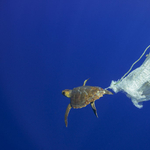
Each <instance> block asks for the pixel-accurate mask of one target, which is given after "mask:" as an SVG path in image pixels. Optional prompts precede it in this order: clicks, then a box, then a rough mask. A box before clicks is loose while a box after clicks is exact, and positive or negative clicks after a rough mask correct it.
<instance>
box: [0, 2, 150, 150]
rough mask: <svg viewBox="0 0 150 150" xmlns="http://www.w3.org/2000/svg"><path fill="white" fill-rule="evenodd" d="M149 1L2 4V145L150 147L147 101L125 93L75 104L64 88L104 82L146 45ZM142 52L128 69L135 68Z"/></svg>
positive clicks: (13, 148) (29, 149) (25, 149)
mask: <svg viewBox="0 0 150 150" xmlns="http://www.w3.org/2000/svg"><path fill="white" fill-rule="evenodd" d="M149 5H150V2H149V1H137V0H130V1H120V0H114V1H112V0H103V1H102V0H71V1H69V0H65V1H62V0H33V1H31V0H25V1H20V0H15V1H6V0H1V2H0V70H1V71H0V120H1V121H0V150H93V149H95V150H135V149H136V150H149V149H150V142H149V140H150V134H149V133H150V102H145V103H144V107H143V108H142V109H138V108H136V107H135V106H134V105H133V104H132V102H131V100H130V99H129V98H127V97H126V96H125V94H124V93H118V94H114V95H113V96H112V95H104V97H103V98H100V100H97V101H96V107H97V113H98V116H99V118H96V116H95V115H94V113H93V111H92V109H91V107H90V106H87V107H85V108H82V109H72V110H71V111H70V114H69V117H68V127H67V128H66V127H65V123H64V114H65V111H66V107H67V105H68V104H69V99H68V98H66V97H64V96H63V95H62V94H61V91H62V90H64V89H66V88H68V89H72V88H74V87H78V86H81V85H82V84H83V81H84V80H85V79H87V78H90V80H89V81H88V82H87V85H91V86H100V87H102V88H106V87H108V86H109V85H110V83H111V80H118V79H120V78H121V77H122V76H123V75H124V74H125V73H126V72H127V71H128V69H129V68H130V66H131V64H132V63H133V62H134V61H135V60H137V59H138V58H139V57H140V55H141V54H142V53H143V51H144V49H145V48H146V47H147V46H148V45H149V44H150V19H149V18H150V8H149ZM143 60H144V58H143V59H142V60H141V61H140V62H139V63H138V64H137V65H135V67H134V68H133V69H135V68H136V67H138V66H140V65H141V63H142V62H143Z"/></svg>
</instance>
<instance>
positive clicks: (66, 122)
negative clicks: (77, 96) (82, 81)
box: [65, 104, 72, 127]
mask: <svg viewBox="0 0 150 150" xmlns="http://www.w3.org/2000/svg"><path fill="white" fill-rule="evenodd" d="M71 108H72V107H71V105H70V104H69V105H68V106H67V109H66V113H65V125H66V127H67V126H68V121H67V117H68V114H69V112H70V109H71Z"/></svg>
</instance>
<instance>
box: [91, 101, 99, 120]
mask: <svg viewBox="0 0 150 150" xmlns="http://www.w3.org/2000/svg"><path fill="white" fill-rule="evenodd" d="M91 107H92V109H93V111H94V114H95V115H96V117H97V118H98V115H97V110H96V107H95V102H91Z"/></svg>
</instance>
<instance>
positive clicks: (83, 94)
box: [70, 86, 104, 108]
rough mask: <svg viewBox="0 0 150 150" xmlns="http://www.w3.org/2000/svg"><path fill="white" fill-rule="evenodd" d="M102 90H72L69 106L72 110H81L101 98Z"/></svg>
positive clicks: (91, 87)
mask: <svg viewBox="0 0 150 150" xmlns="http://www.w3.org/2000/svg"><path fill="white" fill-rule="evenodd" d="M103 91H104V90H103V89H102V88H100V87H96V86H79V87H76V88H74V89H73V90H72V93H71V97H70V104H71V106H72V107H73V108H82V107H85V106H87V105H88V104H89V103H91V102H93V101H95V100H97V99H99V98H100V97H102V96H103V94H104V93H103Z"/></svg>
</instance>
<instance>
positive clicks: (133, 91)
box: [107, 46, 150, 108]
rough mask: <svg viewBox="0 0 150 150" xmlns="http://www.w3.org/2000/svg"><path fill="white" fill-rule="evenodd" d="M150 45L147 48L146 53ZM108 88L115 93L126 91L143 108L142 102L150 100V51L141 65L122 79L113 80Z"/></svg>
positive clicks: (136, 104)
mask: <svg viewBox="0 0 150 150" xmlns="http://www.w3.org/2000/svg"><path fill="white" fill-rule="evenodd" d="M149 47H150V46H148V47H147V48H146V49H145V51H144V53H145V52H146V51H147V49H148V48H149ZM143 55H144V54H142V56H143ZM140 58H141V57H140ZM138 61H139V60H138ZM136 62H137V61H136ZM134 64H135V63H134ZM134 64H133V65H134ZM133 65H132V67H133ZM132 67H131V68H132ZM108 88H110V89H112V90H113V91H114V92H115V93H117V92H119V91H123V92H125V93H126V95H127V96H128V97H129V98H131V100H132V102H133V104H134V105H135V106H136V107H138V108H142V107H143V104H142V102H143V101H148V100H150V53H149V55H148V56H147V58H146V59H145V61H144V62H143V64H142V65H141V66H140V67H138V68H137V69H135V70H133V71H132V72H131V73H129V74H128V75H127V76H126V77H124V78H121V80H118V81H112V82H111V85H110V86H109V87H108ZM108 88H107V89H108Z"/></svg>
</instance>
